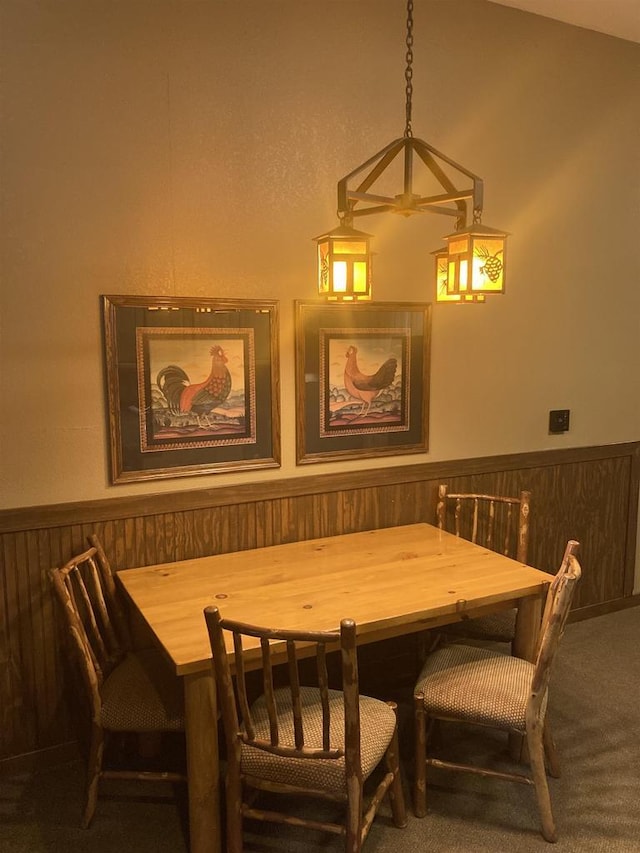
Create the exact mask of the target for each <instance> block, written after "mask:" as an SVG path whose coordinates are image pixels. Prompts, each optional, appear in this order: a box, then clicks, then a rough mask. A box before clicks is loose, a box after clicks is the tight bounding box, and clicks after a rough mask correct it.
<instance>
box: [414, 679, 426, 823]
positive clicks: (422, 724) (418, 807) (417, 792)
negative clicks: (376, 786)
mask: <svg viewBox="0 0 640 853" xmlns="http://www.w3.org/2000/svg"><path fill="white" fill-rule="evenodd" d="M413 717H414V724H415V767H414V771H413V772H414V782H413V811H414V813H415V815H416V817H424V816H425V815H426V813H427V765H426V761H427V736H426V715H425V713H424V699H423V698H422V696H414V697H413Z"/></svg>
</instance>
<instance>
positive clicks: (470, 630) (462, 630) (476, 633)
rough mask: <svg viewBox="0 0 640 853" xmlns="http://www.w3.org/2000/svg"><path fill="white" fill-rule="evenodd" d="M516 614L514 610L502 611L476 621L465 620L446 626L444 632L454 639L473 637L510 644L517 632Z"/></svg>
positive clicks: (443, 628) (478, 618)
mask: <svg viewBox="0 0 640 853" xmlns="http://www.w3.org/2000/svg"><path fill="white" fill-rule="evenodd" d="M516 613H517V611H516V610H515V609H514V610H501V611H500V612H499V613H490V614H489V615H487V616H478V617H477V618H475V619H464V620H463V621H462V622H454V623H453V624H452V625H444V626H443V627H442V632H443V633H444V634H446V635H447V636H452V637H472V638H473V639H474V640H494V641H496V642H503V643H510V642H511V641H512V640H513V637H514V634H515V631H516Z"/></svg>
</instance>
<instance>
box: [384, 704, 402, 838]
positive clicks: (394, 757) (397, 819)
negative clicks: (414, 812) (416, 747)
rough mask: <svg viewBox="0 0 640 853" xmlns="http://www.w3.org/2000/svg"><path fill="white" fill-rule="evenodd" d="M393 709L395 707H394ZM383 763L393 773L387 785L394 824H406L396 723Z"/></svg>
mask: <svg viewBox="0 0 640 853" xmlns="http://www.w3.org/2000/svg"><path fill="white" fill-rule="evenodd" d="M394 710H395V708H394ZM385 763H386V765H387V770H388V771H389V773H393V782H392V783H391V785H390V786H389V800H390V801H391V814H392V816H393V822H394V824H395V825H396V826H400V827H402V826H406V825H407V810H406V808H405V805H404V793H403V791H402V779H401V778H400V750H399V748H398V726H397V725H396V728H395V731H394V733H393V737H392V738H391V743H390V744H389V746H388V748H387V752H386V755H385Z"/></svg>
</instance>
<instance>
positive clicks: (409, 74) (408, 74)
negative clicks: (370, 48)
mask: <svg viewBox="0 0 640 853" xmlns="http://www.w3.org/2000/svg"><path fill="white" fill-rule="evenodd" d="M412 48H413V0H407V53H406V57H405V58H406V60H407V67H406V69H405V72H404V79H405V81H406V88H405V92H406V95H407V102H406V115H407V123H406V125H405V129H404V135H405V136H413V131H412V130H411V96H412V95H413V49H412Z"/></svg>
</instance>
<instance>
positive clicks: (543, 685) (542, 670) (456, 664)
mask: <svg viewBox="0 0 640 853" xmlns="http://www.w3.org/2000/svg"><path fill="white" fill-rule="evenodd" d="M577 551H578V543H577V542H576V541H575V540H570V541H569V542H568V544H567V547H566V549H565V553H564V557H563V560H562V564H561V566H560V569H559V570H558V573H557V574H556V576H555V578H554V579H553V582H552V583H551V585H550V587H549V590H548V593H547V598H546V603H545V608H544V614H543V618H542V624H541V629H540V634H539V637H538V643H537V652H536V660H535V663H530V662H529V661H525V660H521V659H520V658H515V657H512V656H510V655H507V654H502V653H500V651H496V650H491V649H486V648H481V647H478V646H465V645H461V644H456V643H452V644H450V645H447V646H443V647H442V648H440V649H438V650H437V651H435V652H433V653H432V654H431V655H430V656H429V657H428V658H427V661H426V663H425V665H424V666H423V668H422V672H421V673H420V675H419V677H418V680H417V683H416V686H415V689H414V714H415V762H416V764H415V781H414V808H415V813H416V815H417V816H418V817H424V815H425V814H426V767H427V765H430V766H434V767H441V768H448V769H450V770H462V771H466V772H471V773H476V774H479V775H481V776H494V777H497V778H499V779H505V780H508V781H513V782H524V783H527V784H532V785H534V786H535V792H536V799H537V803H538V811H539V813H540V819H541V823H542V835H543V836H544V838H545V839H546V840H547V841H555V840H556V837H557V836H556V827H555V822H554V819H553V813H552V811H551V799H550V796H549V787H548V784H547V777H546V772H545V759H546V765H547V766H548V769H549V773H550V775H551V776H555V777H558V776H560V764H559V760H558V756H557V753H556V750H555V746H554V743H553V738H552V737H551V731H550V727H549V724H548V720H547V718H546V711H547V700H548V686H549V675H550V672H551V665H552V663H553V659H554V656H555V654H556V651H557V649H558V643H559V641H560V638H561V637H562V634H563V631H564V626H565V622H566V619H567V614H568V612H569V608H570V606H571V599H572V597H573V593H574V590H575V587H576V584H577V582H578V580H579V579H580V574H581V571H580V565H579V563H578V560H577V559H576V554H577ZM433 720H450V721H455V722H462V723H471V724H477V725H479V726H489V727H492V728H497V729H501V730H503V731H507V732H510V733H511V732H512V733H516V734H520V735H523V736H524V737H525V739H526V740H525V743H526V747H527V748H528V753H529V756H530V762H531V773H530V774H529V773H526V774H525V773H520V772H518V773H509V772H499V771H497V770H493V769H490V768H486V767H478V766H472V765H468V764H460V763H453V762H450V761H443V760H439V759H437V758H431V757H427V734H426V733H427V727H428V724H429V722H430V721H433Z"/></svg>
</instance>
